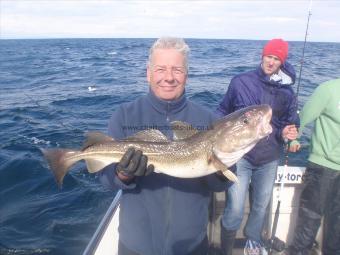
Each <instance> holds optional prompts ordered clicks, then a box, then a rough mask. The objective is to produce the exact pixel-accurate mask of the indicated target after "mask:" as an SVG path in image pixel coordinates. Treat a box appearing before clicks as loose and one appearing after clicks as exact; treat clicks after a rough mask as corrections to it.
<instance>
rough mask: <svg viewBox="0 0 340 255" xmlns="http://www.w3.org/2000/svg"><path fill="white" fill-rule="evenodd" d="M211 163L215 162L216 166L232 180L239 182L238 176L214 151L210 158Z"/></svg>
mask: <svg viewBox="0 0 340 255" xmlns="http://www.w3.org/2000/svg"><path fill="white" fill-rule="evenodd" d="M209 163H211V164H213V165H214V167H215V168H216V169H218V170H220V171H221V172H222V174H223V175H224V176H225V177H227V178H228V179H229V180H230V181H232V182H236V183H238V178H237V176H236V175H235V174H234V173H233V172H232V171H230V170H229V169H228V167H227V166H226V165H225V164H223V162H222V161H221V160H220V159H219V158H218V157H217V156H216V155H215V154H214V153H213V154H212V155H211V156H210V158H209Z"/></svg>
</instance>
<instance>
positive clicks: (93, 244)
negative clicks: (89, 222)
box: [83, 190, 122, 255]
mask: <svg viewBox="0 0 340 255" xmlns="http://www.w3.org/2000/svg"><path fill="white" fill-rule="evenodd" d="M121 196H122V191H121V190H119V191H118V192H117V194H116V196H115V198H114V199H113V201H112V203H111V205H110V207H109V209H108V210H107V211H106V213H105V215H104V217H103V219H102V220H101V222H100V224H99V226H98V228H97V229H96V232H95V233H94V235H93V236H92V238H91V240H90V242H89V244H88V245H87V247H86V249H85V251H84V252H83V255H93V254H95V253H96V250H97V249H98V246H99V244H100V242H101V240H102V239H103V236H104V234H105V233H106V232H107V228H108V226H109V223H110V222H111V221H112V218H113V217H114V216H115V213H116V211H117V210H118V208H119V202H120V198H121ZM112 245H114V244H112Z"/></svg>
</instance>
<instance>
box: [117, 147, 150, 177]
mask: <svg viewBox="0 0 340 255" xmlns="http://www.w3.org/2000/svg"><path fill="white" fill-rule="evenodd" d="M154 169H155V167H154V165H152V164H151V165H148V157H147V156H145V155H143V153H142V151H140V150H137V151H136V150H135V149H134V148H129V149H128V150H127V151H126V152H125V154H124V155H123V157H122V159H121V160H120V161H119V163H118V165H117V167H116V172H117V176H118V178H119V179H120V180H122V181H124V182H127V181H130V180H132V179H133V178H134V177H135V176H146V175H149V174H151V173H152V172H153V171H154Z"/></svg>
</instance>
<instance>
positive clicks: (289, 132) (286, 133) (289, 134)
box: [282, 125, 299, 140]
mask: <svg viewBox="0 0 340 255" xmlns="http://www.w3.org/2000/svg"><path fill="white" fill-rule="evenodd" d="M298 134H299V133H298V130H297V128H296V126H295V125H287V126H285V127H284V129H283V130H282V138H283V139H284V140H287V139H288V140H295V139H296V138H297V137H298Z"/></svg>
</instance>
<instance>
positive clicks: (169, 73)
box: [165, 69, 174, 81]
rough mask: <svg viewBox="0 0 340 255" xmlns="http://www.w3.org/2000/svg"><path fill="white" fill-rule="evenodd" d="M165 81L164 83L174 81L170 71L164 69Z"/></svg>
mask: <svg viewBox="0 0 340 255" xmlns="http://www.w3.org/2000/svg"><path fill="white" fill-rule="evenodd" d="M165 80H166V81H173V80H174V75H173V72H172V70H171V69H166V73H165Z"/></svg>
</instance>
